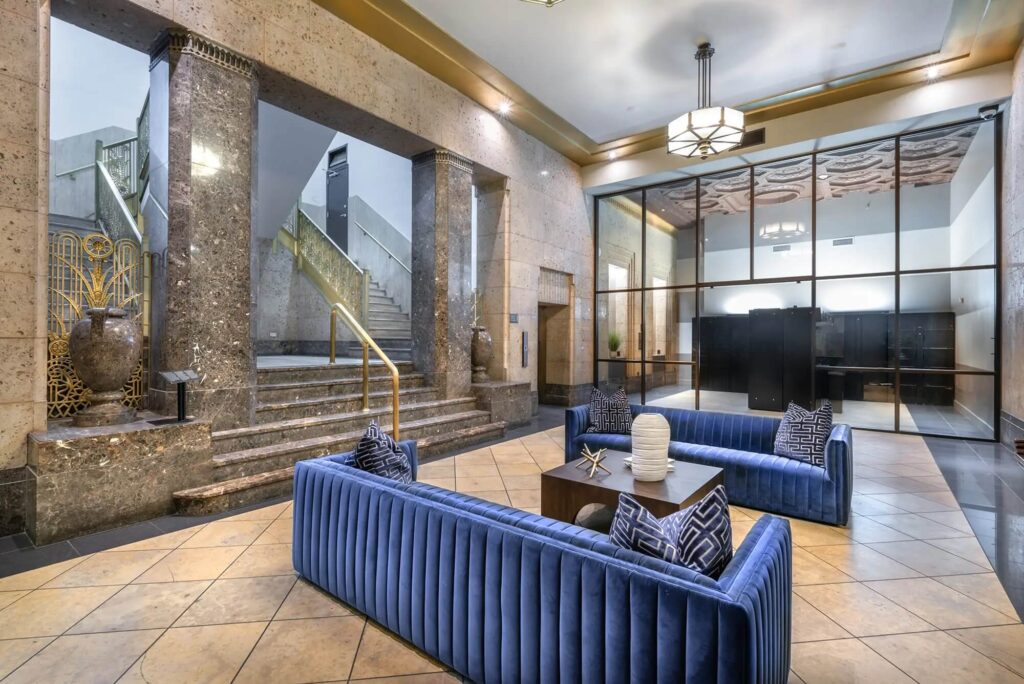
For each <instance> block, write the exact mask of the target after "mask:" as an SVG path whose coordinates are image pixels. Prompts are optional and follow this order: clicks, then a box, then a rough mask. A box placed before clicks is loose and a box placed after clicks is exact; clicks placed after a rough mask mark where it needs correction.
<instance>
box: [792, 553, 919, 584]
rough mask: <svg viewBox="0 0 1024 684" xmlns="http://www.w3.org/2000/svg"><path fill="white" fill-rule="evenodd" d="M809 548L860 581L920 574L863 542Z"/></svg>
mask: <svg viewBox="0 0 1024 684" xmlns="http://www.w3.org/2000/svg"><path fill="white" fill-rule="evenodd" d="M807 550H808V551H809V552H810V553H812V554H813V555H815V556H817V557H818V558H820V559H821V560H823V561H825V562H826V563H828V564H829V565H831V566H834V567H836V568H839V569H840V570H842V571H843V572H844V573H846V574H847V575H849V576H850V577H852V578H853V579H855V580H857V581H860V582H863V581H865V580H882V579H897V578H901V577H919V576H920V573H919V572H917V571H916V570H912V569H910V568H908V567H907V566H906V565H903V564H902V563H899V562H897V561H894V560H893V559H891V558H889V557H888V556H886V555H884V554H881V553H879V552H878V551H875V550H873V549H871V548H869V547H867V546H864V545H863V544H839V545H836V546H812V547H810V548H808V549H807Z"/></svg>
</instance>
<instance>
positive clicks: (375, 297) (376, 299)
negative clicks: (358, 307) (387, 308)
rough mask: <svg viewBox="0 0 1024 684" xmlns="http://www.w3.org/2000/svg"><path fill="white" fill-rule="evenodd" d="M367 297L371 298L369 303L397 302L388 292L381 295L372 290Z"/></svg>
mask: <svg viewBox="0 0 1024 684" xmlns="http://www.w3.org/2000/svg"><path fill="white" fill-rule="evenodd" d="M367 297H368V299H369V303H370V304H394V303H395V300H394V298H392V297H389V296H388V295H386V294H384V295H379V294H373V293H372V292H371V293H368V295H367Z"/></svg>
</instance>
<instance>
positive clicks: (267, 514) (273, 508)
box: [224, 501, 291, 522]
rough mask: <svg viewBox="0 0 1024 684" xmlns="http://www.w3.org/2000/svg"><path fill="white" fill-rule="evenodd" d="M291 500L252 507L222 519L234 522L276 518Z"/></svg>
mask: <svg viewBox="0 0 1024 684" xmlns="http://www.w3.org/2000/svg"><path fill="white" fill-rule="evenodd" d="M290 504H291V501H281V502H279V503H276V504H271V505H270V506H261V507H260V508H254V509H253V510H251V511H246V512H245V513H238V514H236V515H231V516H228V517H227V518H224V520H231V521H236V522H241V521H246V520H277V518H278V516H280V515H281V513H282V512H283V511H284V509H285V507H286V506H288V505H290Z"/></svg>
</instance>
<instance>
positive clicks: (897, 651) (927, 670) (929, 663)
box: [864, 632, 1024, 684]
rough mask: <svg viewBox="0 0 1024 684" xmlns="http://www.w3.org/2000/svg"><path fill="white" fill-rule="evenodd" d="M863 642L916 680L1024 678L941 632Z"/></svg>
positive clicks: (997, 682) (968, 682) (992, 682)
mask: <svg viewBox="0 0 1024 684" xmlns="http://www.w3.org/2000/svg"><path fill="white" fill-rule="evenodd" d="M864 643H865V644H867V645H868V646H870V647H871V648H872V649H873V650H875V651H877V652H878V653H880V654H881V655H882V656H883V657H885V658H886V660H888V661H890V662H892V663H893V664H894V665H896V666H897V667H898V668H900V669H901V670H903V671H904V672H906V673H907V674H908V675H910V676H911V677H913V678H914V679H916V680H918V681H919V682H943V683H944V684H945V683H948V684H958V683H960V682H962V683H963V684H977V683H978V682H985V683H986V684H1002V683H1004V682H1006V683H1009V682H1014V683H1016V684H1019V683H1020V682H1024V679H1022V678H1021V677H1019V676H1017V675H1016V674H1014V673H1013V672H1011V671H1010V670H1008V669H1006V668H1005V667H1003V666H1002V665H1000V664H999V663H997V662H995V661H994V660H992V659H990V658H987V657H985V656H984V655H982V654H981V653H979V652H977V651H975V650H974V649H973V648H970V647H968V646H966V645H965V644H963V643H961V642H960V641H957V640H956V639H954V638H953V637H951V636H949V635H948V634H945V633H943V632H925V633H921V634H896V635H892V636H878V637H870V638H867V639H864Z"/></svg>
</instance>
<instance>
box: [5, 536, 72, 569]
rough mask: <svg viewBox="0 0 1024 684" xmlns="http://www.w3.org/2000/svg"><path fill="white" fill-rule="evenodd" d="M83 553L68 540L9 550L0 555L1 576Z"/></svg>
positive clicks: (64, 559) (39, 566) (57, 561)
mask: <svg viewBox="0 0 1024 684" xmlns="http://www.w3.org/2000/svg"><path fill="white" fill-rule="evenodd" d="M80 555H81V554H79V553H78V551H76V550H75V547H73V546H72V545H71V544H69V543H68V542H66V541H63V542H57V543H56V544H47V545H46V546H40V547H31V548H26V549H18V550H16V551H8V552H7V553H5V554H2V555H0V577H7V576H8V575H16V574H18V573H19V572H25V571H26V570H35V569H36V568H41V567H43V566H44V565H50V564H52V563H59V562H61V561H66V560H69V559H71V558H77V557H78V556H80Z"/></svg>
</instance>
